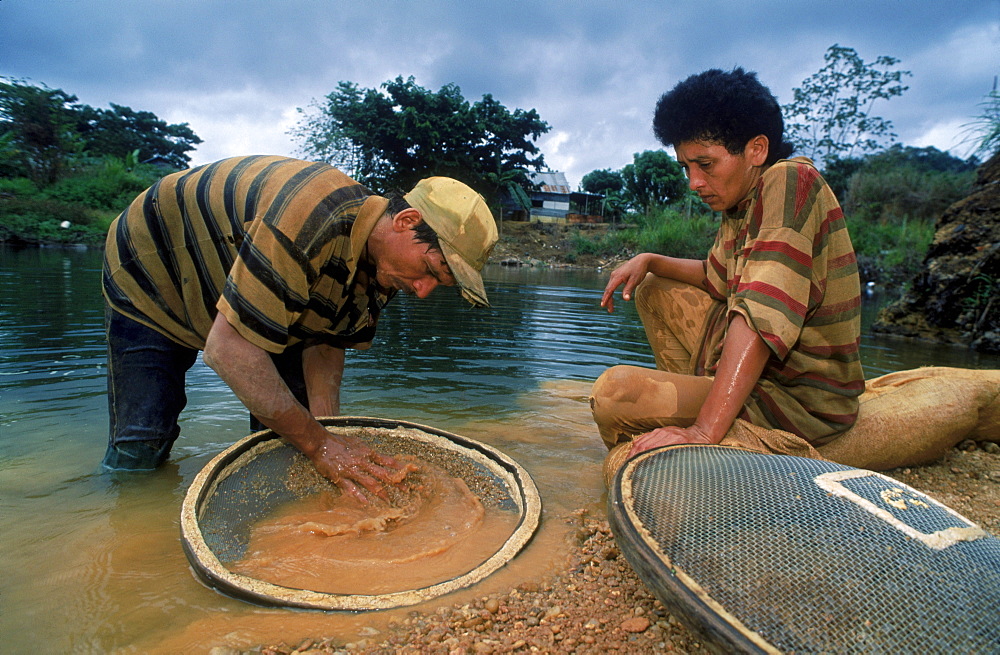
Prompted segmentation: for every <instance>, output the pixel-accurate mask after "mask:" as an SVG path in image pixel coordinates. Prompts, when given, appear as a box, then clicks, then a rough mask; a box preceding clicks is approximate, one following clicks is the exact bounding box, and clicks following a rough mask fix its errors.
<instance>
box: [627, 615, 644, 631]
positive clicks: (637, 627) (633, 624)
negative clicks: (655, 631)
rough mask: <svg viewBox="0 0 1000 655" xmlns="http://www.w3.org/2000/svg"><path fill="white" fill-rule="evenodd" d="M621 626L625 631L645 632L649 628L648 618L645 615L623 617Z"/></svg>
mask: <svg viewBox="0 0 1000 655" xmlns="http://www.w3.org/2000/svg"><path fill="white" fill-rule="evenodd" d="M621 627H622V630H624V631H625V632H645V631H646V630H647V629H649V619H647V618H646V617H645V616H633V617H632V618H631V619H625V621H624V622H623V623H622V626H621Z"/></svg>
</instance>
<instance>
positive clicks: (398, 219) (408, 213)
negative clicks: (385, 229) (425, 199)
mask: <svg viewBox="0 0 1000 655" xmlns="http://www.w3.org/2000/svg"><path fill="white" fill-rule="evenodd" d="M423 220H424V219H423V218H422V217H421V216H420V210H419V209H415V208H413V207H407V208H406V209H404V210H403V211H401V212H399V213H397V214H396V215H395V216H393V217H392V229H393V230H394V231H396V232H405V231H406V230H412V229H413V228H415V227H416V226H417V225H419V224H420V223H421V222H423Z"/></svg>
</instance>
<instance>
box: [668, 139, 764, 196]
mask: <svg viewBox="0 0 1000 655" xmlns="http://www.w3.org/2000/svg"><path fill="white" fill-rule="evenodd" d="M757 138H761V137H757ZM754 141H755V139H751V141H750V142H749V143H748V144H747V147H746V148H745V149H744V152H742V153H740V154H738V155H734V154H732V153H731V152H729V151H728V150H726V147H725V146H723V145H722V144H720V143H714V142H710V141H684V142H682V143H679V144H677V145H676V146H674V150H675V152H676V154H677V161H678V163H680V165H681V167H682V168H683V169H684V172H685V173H686V174H687V177H688V186H689V187H691V190H692V191H694V192H695V193H697V194H698V195H699V196H700V197H701V199H702V201H703V202H704V203H705V204H706V205H708V206H709V207H711V208H712V209H714V210H715V211H726V210H727V209H732V208H733V207H735V206H736V205H737V204H739V202H740V201H741V200H743V198H745V197H746V195H747V193H748V192H749V191H750V189H751V188H752V187H753V185H754V184H755V183H756V182H757V179H758V178H759V177H760V173H761V169H760V167H761V166H762V165H763V158H761V157H759V156H758V155H759V153H758V149H759V148H758V146H755V145H754ZM766 154H767V151H766V146H765V150H764V156H765V157H766Z"/></svg>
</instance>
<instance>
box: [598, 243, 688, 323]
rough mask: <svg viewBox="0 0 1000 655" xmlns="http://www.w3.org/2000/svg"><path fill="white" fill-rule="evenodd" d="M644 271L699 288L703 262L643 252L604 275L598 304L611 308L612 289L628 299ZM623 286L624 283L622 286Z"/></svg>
mask: <svg viewBox="0 0 1000 655" xmlns="http://www.w3.org/2000/svg"><path fill="white" fill-rule="evenodd" d="M647 273H652V274H653V275H656V276H658V277H664V278H669V279H671V280H677V281H678V282H686V283H687V284H690V285H692V286H695V287H698V288H699V289H705V288H706V287H705V262H704V261H702V260H700V259H679V258H677V257H667V256H666V255H658V254H656V253H651V252H644V253H642V254H639V255H636V256H635V257H633V258H632V259H630V260H628V261H627V262H625V263H624V264H622V265H621V266H619V267H618V268H616V269H615V270H614V271H612V272H611V277H610V278H608V284H607V286H605V287H604V295H603V296H602V297H601V307H606V308H607V310H608V311H609V312H613V311H615V297H614V295H615V289H617V288H618V287H622V298H623V299H624V300H632V292H633V291H635V288H636V287H637V286H639V283H640V282H642V281H643V280H644V279H645V278H646V274H647ZM622 285H624V286H622Z"/></svg>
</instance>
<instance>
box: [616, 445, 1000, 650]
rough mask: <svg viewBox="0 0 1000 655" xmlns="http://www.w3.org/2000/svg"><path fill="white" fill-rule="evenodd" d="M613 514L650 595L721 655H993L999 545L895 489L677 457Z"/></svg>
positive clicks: (770, 458) (677, 451) (629, 475)
mask: <svg viewBox="0 0 1000 655" xmlns="http://www.w3.org/2000/svg"><path fill="white" fill-rule="evenodd" d="M608 502H609V514H610V519H611V526H612V529H613V532H614V534H615V537H616V539H617V540H618V543H619V545H620V547H621V549H622V553H623V554H624V555H625V557H626V559H628V561H629V562H630V563H631V564H632V566H633V568H635V570H636V571H637V573H638V574H639V576H640V577H641V578H642V579H643V581H644V582H645V583H646V585H647V587H649V588H650V590H651V591H652V592H653V593H654V595H656V596H657V598H659V600H660V601H661V602H663V603H664V604H665V605H667V606H668V608H670V609H671V611H672V612H673V613H675V614H676V615H677V616H679V617H681V618H683V619H684V620H685V622H686V623H687V624H688V625H689V626H690V627H692V628H693V629H694V630H695V631H697V632H699V633H700V634H701V635H702V637H703V638H704V639H705V640H706V641H707V642H708V643H710V644H715V645H716V647H717V648H719V649H720V650H722V651H724V652H734V651H740V652H774V651H781V652H797V653H854V652H856V653H904V652H909V653H955V652H967V653H972V652H977V653H981V652H997V651H1000V539H997V538H996V537H995V536H992V535H990V534H988V533H987V532H985V531H984V530H982V529H981V528H980V527H979V526H977V525H975V524H974V523H972V522H970V521H968V520H967V519H965V518H964V517H962V516H961V515H959V514H957V513H955V512H954V511H952V510H951V509H950V508H947V507H945V506H944V505H942V504H940V503H938V502H937V501H935V500H933V499H932V498H930V497H929V496H927V495H925V494H923V493H921V492H919V491H917V490H915V489H912V488H910V487H908V486H907V485H905V484H903V483H901V482H897V481H896V480H893V479H892V478H889V477H888V476H884V475H881V474H878V473H874V472H872V471H866V470H862V469H852V468H850V467H846V466H841V465H839V464H834V463H832V462H828V461H822V460H815V459H806V458H800V457H791V456H783V455H764V454H758V453H751V452H747V451H741V450H737V449H733V448H724V447H717V446H680V447H674V448H667V449H661V450H656V451H649V452H647V453H643V454H642V455H639V456H637V457H635V458H633V459H632V460H630V461H628V462H627V463H626V464H625V465H624V466H623V467H622V469H621V470H620V471H619V473H618V475H617V477H616V479H615V481H614V483H613V485H612V488H611V490H610V492H609V501H608Z"/></svg>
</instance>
